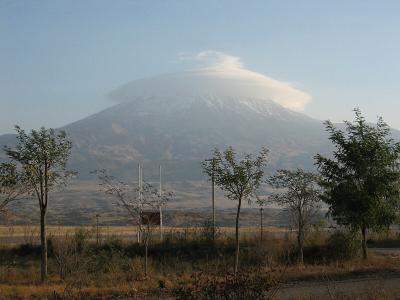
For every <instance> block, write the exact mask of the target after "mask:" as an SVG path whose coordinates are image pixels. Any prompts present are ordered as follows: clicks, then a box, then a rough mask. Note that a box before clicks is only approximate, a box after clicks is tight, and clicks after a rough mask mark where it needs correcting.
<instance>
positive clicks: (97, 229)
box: [96, 214, 100, 245]
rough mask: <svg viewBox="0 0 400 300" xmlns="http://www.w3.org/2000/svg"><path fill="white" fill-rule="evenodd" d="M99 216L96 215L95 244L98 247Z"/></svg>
mask: <svg viewBox="0 0 400 300" xmlns="http://www.w3.org/2000/svg"><path fill="white" fill-rule="evenodd" d="M99 217H100V215H99V214H96V243H97V245H99Z"/></svg>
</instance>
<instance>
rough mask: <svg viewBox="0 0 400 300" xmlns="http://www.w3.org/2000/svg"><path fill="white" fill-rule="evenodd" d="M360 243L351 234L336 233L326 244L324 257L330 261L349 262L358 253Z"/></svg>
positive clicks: (354, 235) (355, 236)
mask: <svg viewBox="0 0 400 300" xmlns="http://www.w3.org/2000/svg"><path fill="white" fill-rule="evenodd" d="M360 245H361V241H360V239H359V238H358V237H357V235H356V234H354V233H352V232H343V231H337V232H335V233H333V234H332V235H331V236H330V237H329V238H328V240H327V243H326V247H327V249H326V252H327V253H326V255H327V256H328V257H329V258H331V259H332V260H349V259H352V258H355V257H356V256H358V255H359V253H360Z"/></svg>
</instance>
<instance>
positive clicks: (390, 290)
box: [274, 277, 400, 300]
mask: <svg viewBox="0 0 400 300" xmlns="http://www.w3.org/2000/svg"><path fill="white" fill-rule="evenodd" d="M360 296H362V297H365V298H368V299H378V298H379V299H380V298H383V296H385V299H400V277H396V278H376V277H375V278H374V277H369V278H358V279H346V280H329V279H328V278H327V279H326V280H324V281H313V282H298V283H293V284H286V285H282V286H281V288H280V289H279V291H278V292H277V293H276V295H275V297H274V299H277V300H289V299H353V298H355V297H360ZM386 297H387V298H386Z"/></svg>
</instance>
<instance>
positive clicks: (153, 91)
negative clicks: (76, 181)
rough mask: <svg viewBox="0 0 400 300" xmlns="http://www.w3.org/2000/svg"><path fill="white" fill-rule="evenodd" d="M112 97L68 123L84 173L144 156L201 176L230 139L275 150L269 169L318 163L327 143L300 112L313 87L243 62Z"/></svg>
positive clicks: (149, 82)
mask: <svg viewBox="0 0 400 300" xmlns="http://www.w3.org/2000/svg"><path fill="white" fill-rule="evenodd" d="M109 96H110V98H111V99H112V100H113V101H114V103H115V104H114V105H113V106H112V107H110V108H108V109H106V110H104V111H102V112H99V113H97V114H94V115H92V116H89V117H87V118H85V119H82V120H80V121H77V122H75V123H72V124H70V125H67V126H65V127H64V128H63V129H65V130H66V131H67V133H68V134H69V135H70V136H71V139H72V142H73V146H74V147H73V155H72V158H71V168H73V169H75V170H78V171H79V173H80V174H81V176H82V177H86V176H88V174H89V172H90V171H91V170H94V169H99V168H106V169H109V170H110V171H112V172H113V173H114V174H121V176H125V175H126V176H132V175H133V174H135V171H134V170H135V167H136V164H137V163H139V162H141V163H142V164H147V166H148V169H151V166H154V167H156V166H157V165H158V163H160V162H161V163H163V164H164V165H166V170H169V173H170V175H169V176H170V178H171V179H172V178H174V179H179V178H185V179H188V178H198V177H199V176H200V175H201V169H200V164H199V163H200V161H201V160H203V159H204V158H206V157H208V156H209V155H210V154H211V152H212V150H213V148H215V147H218V148H221V149H223V148H225V147H226V146H228V145H232V146H233V147H234V148H236V149H237V150H238V152H250V153H254V152H258V151H259V150H260V148H261V147H262V146H265V147H267V148H269V149H270V166H271V168H275V167H297V166H303V167H312V165H313V156H314V155H315V153H317V152H320V151H324V150H326V147H327V144H328V142H327V140H326V138H325V135H324V130H323V126H322V124H321V122H320V121H317V120H314V119H311V118H309V117H307V116H306V115H304V114H302V113H300V112H296V110H297V111H299V110H300V111H301V110H302V109H303V108H304V105H306V104H307V102H308V101H310V99H311V97H310V96H309V95H308V94H307V93H305V92H303V91H300V90H298V89H296V88H294V87H292V86H291V85H290V84H288V83H285V82H281V81H277V80H274V79H272V78H269V77H266V76H264V75H261V74H258V73H255V72H252V71H249V70H246V69H243V68H242V67H241V66H240V65H239V66H237V65H234V66H232V65H229V66H227V65H223V66H221V65H214V66H212V67H206V68H200V69H197V70H194V71H189V72H182V73H175V74H170V75H162V76H157V77H154V78H148V79H141V80H136V81H133V82H130V83H127V84H125V85H123V86H121V87H119V88H117V89H115V90H113V91H111V92H110V95H109ZM9 138H10V137H9V136H8V137H7V139H8V140H9ZM3 141H4V142H5V140H4V139H1V138H0V144H3ZM7 143H8V141H7ZM155 169H156V168H154V170H155Z"/></svg>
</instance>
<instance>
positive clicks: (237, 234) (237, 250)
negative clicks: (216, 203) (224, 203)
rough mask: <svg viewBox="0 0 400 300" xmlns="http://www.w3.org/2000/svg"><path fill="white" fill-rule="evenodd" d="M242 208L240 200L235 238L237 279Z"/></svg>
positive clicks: (240, 200)
mask: <svg viewBox="0 0 400 300" xmlns="http://www.w3.org/2000/svg"><path fill="white" fill-rule="evenodd" d="M241 206H242V199H239V203H238V207H237V213H236V228H235V229H236V231H235V238H236V254H235V265H234V267H235V268H234V269H235V270H234V272H235V277H236V275H237V273H238V268H239V243H240V242H239V217H240V207H241Z"/></svg>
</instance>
